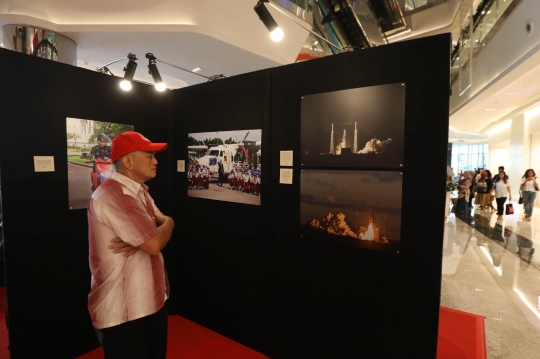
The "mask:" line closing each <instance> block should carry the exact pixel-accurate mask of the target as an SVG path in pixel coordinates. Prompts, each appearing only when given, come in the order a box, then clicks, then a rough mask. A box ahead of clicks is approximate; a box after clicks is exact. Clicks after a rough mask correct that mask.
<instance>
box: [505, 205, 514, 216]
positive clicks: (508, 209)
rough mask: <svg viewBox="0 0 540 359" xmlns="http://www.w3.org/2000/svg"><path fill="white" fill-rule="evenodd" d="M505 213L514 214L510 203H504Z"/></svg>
mask: <svg viewBox="0 0 540 359" xmlns="http://www.w3.org/2000/svg"><path fill="white" fill-rule="evenodd" d="M506 214H514V206H512V203H508V204H507V205H506Z"/></svg>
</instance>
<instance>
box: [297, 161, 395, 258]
mask: <svg viewBox="0 0 540 359" xmlns="http://www.w3.org/2000/svg"><path fill="white" fill-rule="evenodd" d="M401 193H402V174H401V173H400V172H394V171H392V172H386V171H385V172H383V171H329V170H302V172H301V176H300V194H301V196H300V225H301V228H302V237H304V238H307V239H313V240H317V241H323V242H328V243H333V244H340V245H346V246H352V247H361V248H365V249H370V250H376V251H384V252H392V253H399V243H400V238H401Z"/></svg>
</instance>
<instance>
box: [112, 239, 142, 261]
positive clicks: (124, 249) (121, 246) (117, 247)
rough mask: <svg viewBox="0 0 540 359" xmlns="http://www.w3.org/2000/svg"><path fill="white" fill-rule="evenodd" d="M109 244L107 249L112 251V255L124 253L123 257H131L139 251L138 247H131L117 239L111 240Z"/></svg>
mask: <svg viewBox="0 0 540 359" xmlns="http://www.w3.org/2000/svg"><path fill="white" fill-rule="evenodd" d="M111 243H112V244H111V245H110V246H109V249H112V250H113V253H125V254H124V257H131V256H132V255H134V254H135V253H136V252H137V251H138V250H139V247H133V246H132V245H129V244H127V243H126V242H124V241H123V240H122V239H120V238H119V237H116V238H113V239H111Z"/></svg>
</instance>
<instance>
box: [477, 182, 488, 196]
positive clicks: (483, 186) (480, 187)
mask: <svg viewBox="0 0 540 359" xmlns="http://www.w3.org/2000/svg"><path fill="white" fill-rule="evenodd" d="M476 192H478V193H488V188H487V183H486V182H484V181H482V182H478V183H477V184H476Z"/></svg>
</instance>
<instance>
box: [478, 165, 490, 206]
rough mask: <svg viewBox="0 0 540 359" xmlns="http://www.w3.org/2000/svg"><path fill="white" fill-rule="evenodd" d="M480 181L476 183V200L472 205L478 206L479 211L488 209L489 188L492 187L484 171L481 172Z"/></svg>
mask: <svg viewBox="0 0 540 359" xmlns="http://www.w3.org/2000/svg"><path fill="white" fill-rule="evenodd" d="M480 176H481V177H480V179H479V180H478V182H477V183H476V200H475V201H474V204H478V205H480V209H484V208H489V206H490V205H491V193H489V192H490V190H491V187H492V186H493V182H492V181H491V179H490V178H489V177H488V173H487V172H486V171H484V172H482V173H481V174H480Z"/></svg>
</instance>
